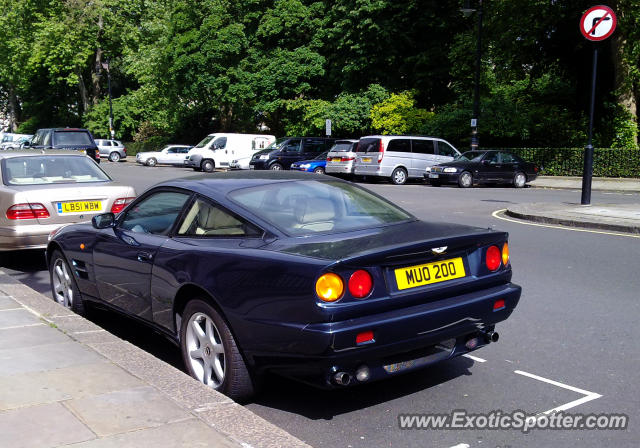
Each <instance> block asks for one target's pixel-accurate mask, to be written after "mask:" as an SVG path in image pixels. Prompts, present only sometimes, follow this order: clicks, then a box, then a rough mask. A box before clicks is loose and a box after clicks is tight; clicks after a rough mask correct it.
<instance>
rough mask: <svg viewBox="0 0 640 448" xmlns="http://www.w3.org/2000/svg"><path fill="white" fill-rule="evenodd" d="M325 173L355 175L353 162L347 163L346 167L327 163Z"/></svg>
mask: <svg viewBox="0 0 640 448" xmlns="http://www.w3.org/2000/svg"><path fill="white" fill-rule="evenodd" d="M324 171H325V173H330V174H353V162H346V163H345V164H344V165H342V164H339V163H331V162H327V166H325V168H324Z"/></svg>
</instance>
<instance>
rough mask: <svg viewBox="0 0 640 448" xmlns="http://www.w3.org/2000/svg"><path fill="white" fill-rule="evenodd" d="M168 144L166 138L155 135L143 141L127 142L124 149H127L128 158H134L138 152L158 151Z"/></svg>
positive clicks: (168, 140)
mask: <svg viewBox="0 0 640 448" xmlns="http://www.w3.org/2000/svg"><path fill="white" fill-rule="evenodd" d="M169 142H170V139H169V138H168V137H165V136H162V135H155V136H153V137H149V138H148V139H146V140H145V141H138V142H127V143H125V144H124V145H125V147H126V148H127V155H128V156H135V155H136V154H138V153H139V152H147V151H158V150H160V149H162V148H163V147H164V146H165V145H167V144H168V143H169Z"/></svg>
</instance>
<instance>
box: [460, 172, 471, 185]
mask: <svg viewBox="0 0 640 448" xmlns="http://www.w3.org/2000/svg"><path fill="white" fill-rule="evenodd" d="M458 185H459V186H460V188H469V187H472V186H473V175H472V174H471V173H470V172H469V171H463V172H462V173H460V176H458Z"/></svg>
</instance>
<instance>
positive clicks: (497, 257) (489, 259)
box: [485, 246, 502, 271]
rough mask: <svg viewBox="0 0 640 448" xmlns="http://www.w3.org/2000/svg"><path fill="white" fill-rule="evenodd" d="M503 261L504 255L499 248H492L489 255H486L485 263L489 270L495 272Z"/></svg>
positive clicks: (488, 251) (488, 250)
mask: <svg viewBox="0 0 640 448" xmlns="http://www.w3.org/2000/svg"><path fill="white" fill-rule="evenodd" d="M501 261H502V253H501V252H500V249H498V246H490V247H489V248H488V249H487V254H486V255H485V263H486V264H487V268H488V269H489V270H490V271H495V270H496V269H498V268H499V267H500V262H501Z"/></svg>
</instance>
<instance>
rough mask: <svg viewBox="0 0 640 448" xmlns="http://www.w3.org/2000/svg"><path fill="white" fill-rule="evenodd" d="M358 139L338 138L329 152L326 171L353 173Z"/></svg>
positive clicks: (345, 174) (330, 172) (344, 173)
mask: <svg viewBox="0 0 640 448" xmlns="http://www.w3.org/2000/svg"><path fill="white" fill-rule="evenodd" d="M357 146H358V140H337V141H336V142H335V144H334V145H333V146H332V147H331V149H330V150H329V154H327V165H326V166H325V168H324V172H325V173H327V174H337V175H344V176H351V175H353V165H354V162H355V160H356V147H357Z"/></svg>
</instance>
